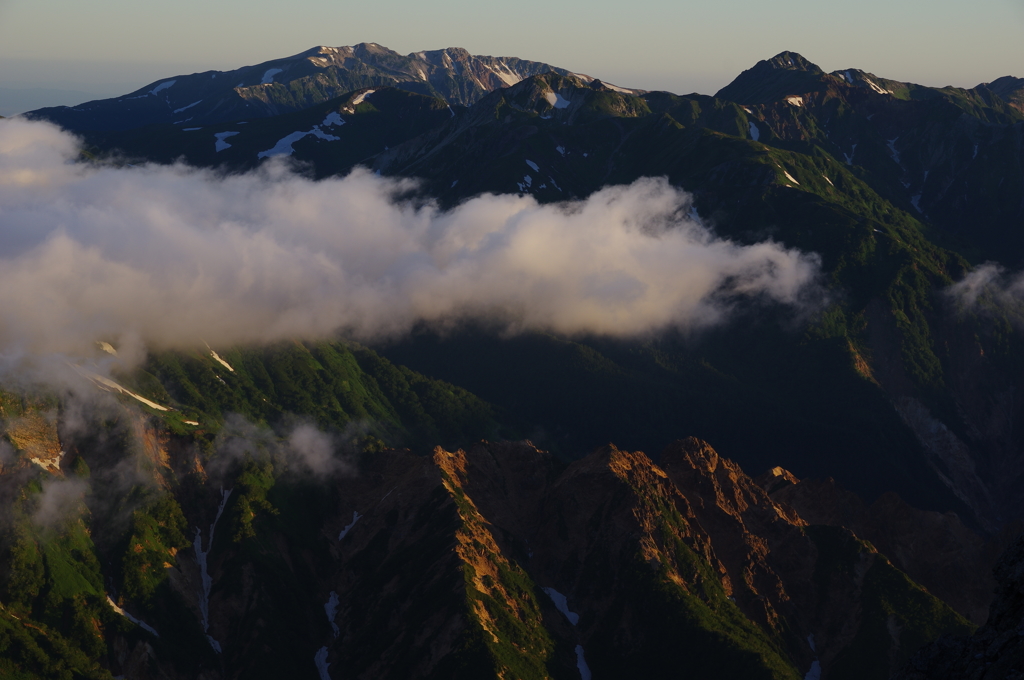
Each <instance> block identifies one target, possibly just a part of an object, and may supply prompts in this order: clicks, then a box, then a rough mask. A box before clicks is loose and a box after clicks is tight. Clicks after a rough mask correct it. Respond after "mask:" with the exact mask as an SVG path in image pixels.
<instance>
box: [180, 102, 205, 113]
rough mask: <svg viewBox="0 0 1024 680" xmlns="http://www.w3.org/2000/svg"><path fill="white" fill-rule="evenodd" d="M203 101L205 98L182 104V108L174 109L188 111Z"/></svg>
mask: <svg viewBox="0 0 1024 680" xmlns="http://www.w3.org/2000/svg"><path fill="white" fill-rule="evenodd" d="M202 103H203V100H202V99H200V100H199V101H197V102H192V103H191V104H189V105H188V106H182V107H181V108H180V109H175V110H174V113H181V112H182V111H188V110H189V109H191V108H192V107H193V106H196V105H197V104H202Z"/></svg>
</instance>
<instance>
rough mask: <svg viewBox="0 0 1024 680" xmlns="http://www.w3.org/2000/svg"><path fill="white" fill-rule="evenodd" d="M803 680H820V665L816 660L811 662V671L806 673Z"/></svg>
mask: <svg viewBox="0 0 1024 680" xmlns="http://www.w3.org/2000/svg"><path fill="white" fill-rule="evenodd" d="M804 680H821V663H819V661H818V660H817V659H815V660H814V661H812V662H811V670H809V671H807V675H805V676H804Z"/></svg>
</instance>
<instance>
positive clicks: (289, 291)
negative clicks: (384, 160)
mask: <svg viewBox="0 0 1024 680" xmlns="http://www.w3.org/2000/svg"><path fill="white" fill-rule="evenodd" d="M77 148H78V147H77V143H76V141H75V140H74V139H73V138H72V137H70V136H69V135H67V134H66V133H63V132H61V131H60V130H58V129H57V128H55V127H52V126H49V125H46V124H42V123H33V122H28V121H21V120H3V121H0V280H3V281H4V294H3V295H2V296H0V351H3V352H4V353H7V354H11V353H17V352H22V353H30V354H36V355H39V354H49V353H60V354H84V353H92V352H94V351H95V341H96V340H99V339H104V340H106V339H118V338H134V339H137V340H139V341H141V342H142V343H143V344H144V345H145V346H147V347H150V348H168V347H186V346H188V347H192V346H196V345H198V344H200V343H201V340H200V339H202V340H205V341H206V342H209V343H210V344H211V345H214V346H225V345H232V344H237V343H261V342H270V341H275V340H280V339H286V338H296V337H300V338H316V337H326V336H330V335H332V334H335V333H337V332H339V331H341V332H344V333H348V334H350V335H352V336H355V337H358V338H363V339H372V338H375V337H381V336H387V335H394V334H401V333H404V332H406V331H407V330H409V329H410V328H411V327H412V326H413V325H414V324H416V323H418V322H427V323H435V324H444V323H449V322H452V321H454V320H458V319H463V318H487V319H492V320H497V321H499V322H501V323H503V324H505V325H506V327H507V328H509V329H510V330H517V329H527V328H529V329H542V330H550V331H555V332H561V333H569V334H572V333H599V334H607V335H613V336H629V335H634V334H640V333H646V332H650V331H654V330H658V329H661V328H666V327H680V328H698V327H702V326H706V325H709V324H714V323H718V322H720V321H721V320H722V319H723V318H724V317H726V316H727V314H728V305H727V304H726V303H725V302H723V299H724V298H727V297H729V296H731V295H740V296H756V297H764V298H767V299H770V300H773V301H776V302H780V303H784V304H790V305H795V306H799V305H801V304H802V301H803V300H805V299H806V298H805V296H806V295H807V294H808V292H809V291H815V290H816V280H817V276H818V270H819V265H818V259H817V258H816V257H815V256H813V255H807V254H803V253H800V252H797V251H794V250H787V249H785V248H783V247H782V246H780V245H779V244H776V243H773V242H764V243H759V244H754V245H739V244H736V243H733V242H730V241H726V240H721V239H718V238H716V237H714V236H713V235H712V234H711V233H710V232H708V230H706V229H705V228H704V227H703V226H701V225H700V224H699V223H697V222H695V221H693V220H692V219H691V218H689V217H687V212H688V208H689V201H690V199H689V197H688V196H687V195H686V194H685V193H683V192H681V191H679V190H677V189H675V188H673V187H671V186H669V185H668V183H667V182H666V181H664V180H661V179H644V180H639V181H637V182H635V183H633V184H631V185H629V186H620V187H610V188H606V189H604V190H602V191H599V192H597V193H595V194H594V195H592V196H591V197H590V198H588V199H586V200H583V201H580V202H576V203H573V204H571V205H565V204H563V205H539V204H537V203H536V202H535V201H534V200H533V199H532V198H530V197H528V196H513V195H502V196H495V195H484V196H479V197H477V198H474V199H471V200H469V201H467V202H466V203H464V204H462V205H460V206H458V207H456V208H454V209H452V210H450V211H441V210H439V209H438V208H437V207H436V206H434V205H432V204H428V205H425V206H424V205H418V206H414V205H410V204H408V203H403V202H400V201H398V200H397V199H396V196H398V195H399V194H401V193H402V192H405V191H407V190H408V189H409V188H410V186H411V184H410V182H409V181H407V180H406V181H396V180H390V179H382V178H379V177H375V176H372V175H370V174H369V173H367V172H365V171H361V170H358V171H355V172H353V173H352V174H351V175H349V176H348V177H345V178H334V179H327V180H323V181H319V182H313V181H311V180H308V179H305V178H302V177H299V176H296V175H294V174H292V173H291V172H289V171H288V170H287V169H286V167H285V166H284V165H280V164H278V165H275V164H271V165H269V166H268V167H266V168H265V169H263V170H261V171H259V172H254V173H249V174H245V175H235V176H227V177H224V176H219V175H217V174H215V173H213V172H210V171H203V170H196V169H191V168H186V167H181V166H174V167H168V166H146V167H138V168H115V167H94V166H91V165H87V164H81V163H75V162H73V159H74V158H75V157H76V155H77V153H78V151H77Z"/></svg>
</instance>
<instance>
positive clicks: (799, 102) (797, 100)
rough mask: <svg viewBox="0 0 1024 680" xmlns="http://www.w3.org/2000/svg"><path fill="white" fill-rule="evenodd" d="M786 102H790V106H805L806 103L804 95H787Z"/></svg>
mask: <svg viewBox="0 0 1024 680" xmlns="http://www.w3.org/2000/svg"><path fill="white" fill-rule="evenodd" d="M786 103H788V104H789V105H790V106H803V105H804V98H803V97H786Z"/></svg>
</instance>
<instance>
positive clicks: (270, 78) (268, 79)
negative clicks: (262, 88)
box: [260, 68, 284, 85]
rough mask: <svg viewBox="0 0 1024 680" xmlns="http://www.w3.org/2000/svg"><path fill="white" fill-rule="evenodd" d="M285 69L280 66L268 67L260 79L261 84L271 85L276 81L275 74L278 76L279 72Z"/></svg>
mask: <svg viewBox="0 0 1024 680" xmlns="http://www.w3.org/2000/svg"><path fill="white" fill-rule="evenodd" d="M283 71H284V69H280V68H268V69H267V70H266V71H265V72H264V73H263V78H262V79H261V80H260V85H270V84H271V83H272V82H274V76H276V75H277V74H278V73H282V72H283Z"/></svg>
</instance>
